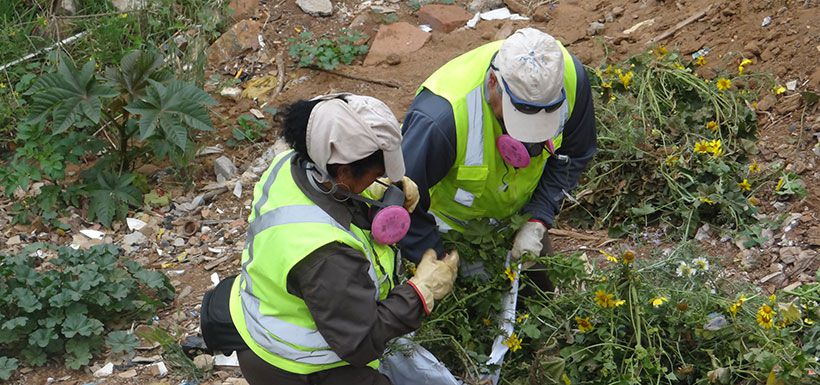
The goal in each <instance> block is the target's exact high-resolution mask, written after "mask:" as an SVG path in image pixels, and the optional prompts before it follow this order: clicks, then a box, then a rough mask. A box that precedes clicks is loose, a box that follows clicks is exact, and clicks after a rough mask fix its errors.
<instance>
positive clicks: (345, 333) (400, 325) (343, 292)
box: [288, 243, 424, 367]
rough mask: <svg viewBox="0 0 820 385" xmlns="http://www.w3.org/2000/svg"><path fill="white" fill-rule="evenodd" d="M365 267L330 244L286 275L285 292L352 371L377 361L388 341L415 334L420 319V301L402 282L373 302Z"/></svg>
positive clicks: (355, 255) (352, 253)
mask: <svg viewBox="0 0 820 385" xmlns="http://www.w3.org/2000/svg"><path fill="white" fill-rule="evenodd" d="M369 265H370V262H369V261H368V260H367V258H366V257H365V256H364V254H362V253H361V252H359V251H358V250H355V249H353V248H351V247H349V246H347V245H343V244H341V243H331V244H327V245H325V246H322V247H321V248H319V249H317V250H316V251H314V252H313V253H311V254H310V255H308V256H307V257H305V258H304V259H303V260H302V261H300V262H299V263H297V264H296V266H294V267H293V268H292V269H291V271H290V273H289V274H288V292H290V293H291V294H293V295H295V296H297V297H299V298H301V299H302V300H303V301H305V304H307V307H308V310H309V311H310V314H311V316H313V320H314V321H315V322H316V327H317V329H318V330H319V333H320V334H321V335H322V337H324V338H325V341H327V343H328V344H329V345H330V348H331V349H333V351H334V352H336V354H337V355H338V356H339V357H340V358H341V359H343V360H345V361H346V362H349V363H350V364H351V365H353V366H357V367H363V366H365V365H367V364H368V363H369V362H370V361H373V360H375V359H378V358H379V357H381V356H382V355H383V354H384V351H385V347H386V345H387V343H388V342H389V341H390V340H392V339H393V338H396V337H399V336H402V335H405V334H407V333H409V332H411V331H413V330H416V329H418V328H419V327H420V326H421V321H422V318H423V317H424V305H423V303H422V300H421V299H420V298H419V294H417V292H416V290H415V289H414V288H413V287H412V286H411V285H409V284H407V283H404V284H401V285H398V286H396V287H395V288H393V290H391V291H390V294H388V295H387V298H385V299H384V300H382V301H377V300H376V299H375V293H376V287H375V286H374V284H373V281H372V280H371V279H370V276H369V275H368V274H367V270H368V266H369Z"/></svg>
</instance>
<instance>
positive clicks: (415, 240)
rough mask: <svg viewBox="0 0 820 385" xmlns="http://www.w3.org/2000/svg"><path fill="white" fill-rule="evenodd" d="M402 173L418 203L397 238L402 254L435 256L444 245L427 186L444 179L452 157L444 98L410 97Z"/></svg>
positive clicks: (452, 132)
mask: <svg viewBox="0 0 820 385" xmlns="http://www.w3.org/2000/svg"><path fill="white" fill-rule="evenodd" d="M402 135H403V138H402V144H401V147H402V152H403V153H404V165H405V169H406V171H405V175H407V176H408V177H409V178H410V179H412V180H413V181H414V182H416V185H418V188H419V204H418V206H416V210H415V211H413V213H412V214H410V219H411V222H410V230H409V231H408V232H407V235H406V236H405V237H404V239H402V240H401V241H400V242H399V247H400V248H401V252H402V257H404V258H407V259H408V260H410V261H413V262H416V263H418V262H419V260H420V259H421V255H422V254H424V251H425V250H427V249H433V250H435V251H436V253H438V255H439V257H442V256H443V255H444V245H443V244H442V242H441V237H440V236H439V233H438V228H437V226H436V220H435V218H433V215H432V214H430V213H429V212H428V210H429V209H430V188H431V187H433V185H435V184H436V183H438V182H439V181H441V180H442V179H444V177H445V176H446V175H447V173H448V172H449V171H450V168H452V167H453V163H455V161H456V123H455V118H454V117H453V108H452V107H451V106H450V103H449V102H447V100H445V99H444V98H442V97H440V96H438V95H436V94H433V93H432V92H430V91H428V90H423V91H421V93H419V94H418V95H417V96H416V98H415V99H414V100H413V104H412V105H411V106H410V108H409V109H408V111H407V116H405V118H404V122H403V124H402Z"/></svg>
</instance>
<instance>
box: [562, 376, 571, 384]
mask: <svg viewBox="0 0 820 385" xmlns="http://www.w3.org/2000/svg"><path fill="white" fill-rule="evenodd" d="M561 381H563V382H564V385H572V380H570V379H569V376H568V375H567V374H566V373H562V374H561Z"/></svg>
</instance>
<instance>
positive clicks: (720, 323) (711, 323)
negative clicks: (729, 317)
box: [703, 313, 729, 331]
mask: <svg viewBox="0 0 820 385" xmlns="http://www.w3.org/2000/svg"><path fill="white" fill-rule="evenodd" d="M707 317H709V320H708V321H706V323H705V324H703V328H704V329H706V330H709V331H718V330H720V329H723V328H724V327H726V325H727V324H728V323H729V322H728V321H726V317H725V316H724V315H723V314H720V313H709V315H708V316H707Z"/></svg>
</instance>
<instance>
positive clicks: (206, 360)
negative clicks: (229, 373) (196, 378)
mask: <svg viewBox="0 0 820 385" xmlns="http://www.w3.org/2000/svg"><path fill="white" fill-rule="evenodd" d="M194 365H195V366H196V367H197V368H198V369H199V370H202V371H205V372H210V371H211V370H212V369H213V368H214V356H212V355H210V354H200V355H198V356H196V357H194Z"/></svg>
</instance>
